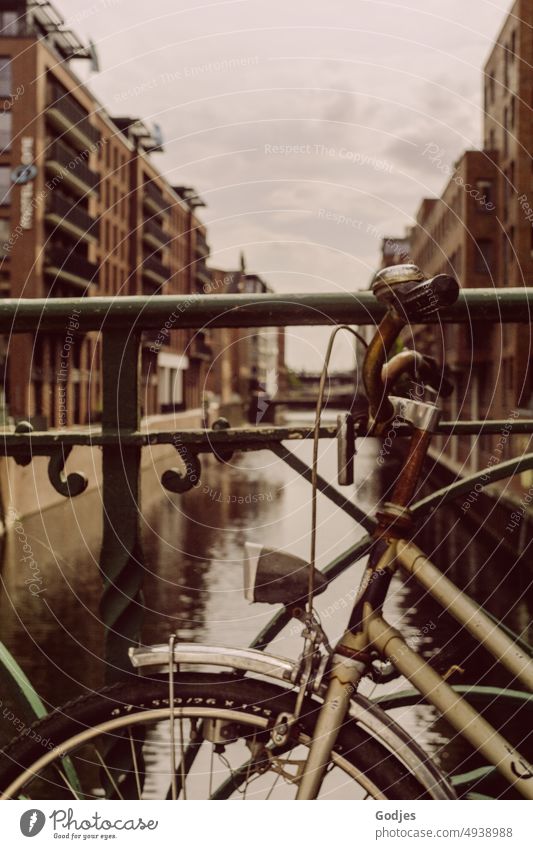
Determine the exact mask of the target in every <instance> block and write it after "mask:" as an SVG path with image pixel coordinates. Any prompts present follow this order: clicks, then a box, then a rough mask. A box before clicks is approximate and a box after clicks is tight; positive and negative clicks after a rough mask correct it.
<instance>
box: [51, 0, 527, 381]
mask: <svg viewBox="0 0 533 849" xmlns="http://www.w3.org/2000/svg"><path fill="white" fill-rule="evenodd" d="M56 5H57V7H58V8H59V9H60V10H61V12H62V13H63V14H64V16H65V18H66V21H67V23H69V24H70V25H71V26H72V28H73V29H75V31H76V32H78V33H79V34H80V35H82V36H84V37H85V38H87V37H91V38H92V39H93V40H94V41H95V43H96V45H97V49H98V53H99V56H100V62H101V69H100V72H99V73H92V74H91V75H90V82H91V86H92V88H93V90H94V91H95V92H96V94H97V95H98V96H99V98H100V99H101V101H102V102H103V104H104V105H105V106H106V108H107V109H108V111H109V112H110V113H111V114H115V115H126V114H127V115H135V116H140V117H141V118H143V119H145V120H147V121H152V122H156V123H158V124H159V125H160V126H161V128H162V130H163V134H164V139H165V151H166V152H165V153H164V154H157V155H156V157H157V158H156V161H157V163H158V165H159V167H160V168H161V170H162V171H163V172H164V173H165V174H166V176H167V178H168V179H169V181H170V182H171V183H175V184H191V185H193V186H195V188H196V189H197V190H198V191H199V192H200V194H201V195H202V197H203V198H204V199H205V201H206V203H207V207H206V209H205V210H204V212H203V218H204V220H205V222H206V223H207V224H208V226H209V240H210V243H211V248H212V260H211V262H212V264H213V265H218V266H220V267H223V268H226V267H228V268H231V267H235V266H236V265H237V263H238V258H239V252H240V251H241V250H244V252H245V255H246V260H247V266H248V268H249V270H250V271H257V272H259V273H261V274H263V275H264V277H265V278H266V279H267V280H268V281H269V282H270V283H271V284H272V285H273V287H274V288H275V289H276V290H277V291H279V292H281V293H283V292H305V291H315V292H316V291H327V290H329V291H339V290H343V291H351V290H354V289H358V288H363V287H366V286H367V285H368V281H369V278H370V275H371V274H372V272H373V271H374V270H375V269H376V267H377V264H378V259H379V245H380V241H381V238H382V237H383V236H390V235H392V236H395V235H401V234H402V233H403V232H404V230H405V227H406V226H408V225H410V224H412V222H413V217H414V215H415V214H416V210H417V207H418V205H419V203H420V200H421V198H422V197H424V196H426V195H431V194H435V193H440V191H441V190H442V188H443V185H444V183H445V177H444V176H443V173H442V172H441V171H439V169H438V168H437V167H436V164H434V163H431V162H430V161H429V159H428V157H427V156H425V155H424V149H425V148H426V146H427V145H428V144H438V145H439V146H440V147H441V148H442V149H443V154H442V161H443V163H446V164H451V163H452V162H453V161H454V160H455V159H456V158H457V156H458V155H459V154H460V153H461V151H463V150H464V149H465V148H469V147H478V146H479V145H480V143H481V117H482V116H481V109H480V107H481V83H482V80H481V68H482V66H483V64H484V61H485V59H486V57H487V55H488V52H489V50H490V46H491V43H492V42H493V40H494V38H495V36H496V35H497V33H498V30H499V28H500V26H501V23H502V22H503V19H504V16H505V13H506V12H507V11H508V9H509V8H510V6H511V3H510V2H509V0H468V2H465V0H447V2H446V3H443V2H442V0H439V2H437V0H410V2H401V0H329V2H325V3H317V2H314V3H313V2H306V3H304V2H301V0H292V2H289V0H269V2H266V0H228V2H213V3H209V2H208V3H203V2H202V0H200V2H198V3H193V0H152V2H151V3H147V2H145V0H142V1H141V0H68V2H67V0H56ZM305 338H308V339H313V342H312V343H311V347H314V344H315V342H317V343H318V342H319V341H320V339H321V338H322V334H315V335H313V336H305ZM290 352H291V354H290V355H291V361H292V362H293V363H294V364H295V365H298V364H302V362H303V363H306V362H307V363H308V364H309V365H310V366H317V365H318V353H317V352H316V353H315V352H313V351H311V349H310V348H309V349H307V347H306V345H305V344H304V345H303V348H302V347H301V346H300V345H299V344H298V343H295V342H294V341H293V343H292V344H291V346H290Z"/></svg>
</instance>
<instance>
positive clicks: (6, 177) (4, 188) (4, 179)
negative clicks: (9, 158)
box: [0, 165, 11, 206]
mask: <svg viewBox="0 0 533 849" xmlns="http://www.w3.org/2000/svg"><path fill="white" fill-rule="evenodd" d="M10 193H11V169H10V168H9V166H6V165H0V206H7V205H8V204H9V195H10Z"/></svg>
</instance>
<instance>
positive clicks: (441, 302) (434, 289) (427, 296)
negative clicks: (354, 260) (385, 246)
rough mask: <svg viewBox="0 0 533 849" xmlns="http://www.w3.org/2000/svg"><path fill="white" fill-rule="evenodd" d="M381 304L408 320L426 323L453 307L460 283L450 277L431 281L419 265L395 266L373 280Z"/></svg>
mask: <svg viewBox="0 0 533 849" xmlns="http://www.w3.org/2000/svg"><path fill="white" fill-rule="evenodd" d="M372 291H373V293H374V295H375V296H376V298H377V299H378V301H381V302H382V303H386V304H387V305H388V306H389V307H392V308H393V309H394V311H395V312H396V313H397V314H398V316H399V317H400V318H403V319H404V320H405V321H407V322H410V321H414V322H416V321H425V320H426V319H428V318H429V317H431V316H433V315H435V314H436V313H438V312H439V310H441V309H443V308H445V307H450V306H452V304H454V303H455V301H456V300H457V298H458V296H459V284H458V282H457V280H455V278H454V277H450V276H449V275H448V274H437V275H436V277H432V278H430V279H429V280H426V279H425V278H424V275H423V274H422V272H421V271H420V269H419V268H418V266H416V265H412V264H408V265H396V266H390V267H389V268H383V269H382V270H381V271H378V273H377V274H376V276H375V277H374V280H373V281H372Z"/></svg>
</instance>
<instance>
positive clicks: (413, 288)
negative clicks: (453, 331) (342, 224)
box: [363, 263, 459, 425]
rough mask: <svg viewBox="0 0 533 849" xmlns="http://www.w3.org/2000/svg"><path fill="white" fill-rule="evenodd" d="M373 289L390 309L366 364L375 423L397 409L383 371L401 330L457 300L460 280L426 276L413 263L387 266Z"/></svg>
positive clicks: (389, 415)
mask: <svg viewBox="0 0 533 849" xmlns="http://www.w3.org/2000/svg"><path fill="white" fill-rule="evenodd" d="M372 292H373V293H374V295H375V296H376V298H377V299H378V300H379V301H381V302H382V303H385V304H387V306H388V310H387V313H386V315H385V317H384V318H383V319H382V321H381V323H380V325H379V327H378V329H377V331H376V333H375V334H374V337H373V339H372V341H371V342H370V344H369V346H368V349H367V352H366V356H365V360H364V363H363V382H364V386H365V390H366V394H367V398H368V402H369V410H370V418H371V424H372V425H374V424H376V425H379V424H382V423H385V422H388V421H390V419H391V418H392V417H393V415H394V410H393V407H392V404H391V402H390V401H389V399H388V395H387V385H386V382H384V377H385V378H386V376H387V375H386V370H385V373H382V372H383V367H384V366H385V363H386V360H387V355H388V353H389V351H390V350H391V348H392V346H393V345H394V343H395V342H396V340H397V338H398V336H399V334H400V332H401V331H402V329H403V328H404V327H405V325H406V324H409V323H410V322H415V323H416V322H418V321H424V320H425V319H427V318H428V317H429V316H432V315H434V314H435V313H437V312H438V311H439V310H440V309H442V308H444V307H449V306H451V305H452V304H454V303H455V301H456V300H457V298H458V295H459V284H458V283H457V280H455V279H454V278H453V277H450V276H448V275H447V274H437V275H436V277H432V278H429V279H426V278H425V277H424V275H423V274H422V272H421V271H420V269H419V268H418V266H416V265H413V264H411V263H409V264H406V265H395V266H390V267H388V268H383V269H382V270H381V271H378V273H377V274H376V275H375V277H374V280H373V281H372Z"/></svg>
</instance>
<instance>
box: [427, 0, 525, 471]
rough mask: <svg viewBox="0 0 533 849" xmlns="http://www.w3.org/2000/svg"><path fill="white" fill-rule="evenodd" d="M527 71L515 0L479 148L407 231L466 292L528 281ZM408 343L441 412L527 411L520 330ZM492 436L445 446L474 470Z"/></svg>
mask: <svg viewBox="0 0 533 849" xmlns="http://www.w3.org/2000/svg"><path fill="white" fill-rule="evenodd" d="M532 69H533V0H517V2H515V3H514V5H513V6H512V8H511V10H510V12H509V15H508V16H507V18H506V20H505V22H504V24H503V27H502V29H501V30H500V33H499V35H498V37H497V39H496V42H495V44H494V46H493V48H492V50H491V52H490V55H489V58H488V60H487V62H486V65H485V69H484V73H483V89H484V120H483V142H484V148H483V150H481V151H466V152H465V153H464V154H463V156H462V157H461V159H460V160H459V161H458V162H457V163H456V165H455V166H454V168H453V169H451V170H450V174H449V181H448V184H447V186H446V187H445V189H444V192H443V194H442V195H441V197H440V198H425V199H424V200H423V201H422V203H421V206H420V208H419V210H418V213H417V216H416V224H415V226H414V227H413V228H412V231H411V256H412V259H413V261H414V262H415V263H416V264H417V265H419V266H420V267H421V268H422V270H423V271H424V272H425V273H426V274H428V275H432V274H436V273H439V272H443V271H446V272H449V273H452V274H454V275H455V276H456V277H457V278H458V280H459V282H460V283H461V285H462V286H463V287H469V288H476V287H492V286H494V287H504V286H518V287H520V286H531V285H533V200H532V198H533V192H532V190H531V186H532V185H533V158H532V155H531V149H532V146H533V130H532V124H531V108H532V104H533V70H532ZM443 153H444V152H443V151H440V150H439V149H438V146H437V145H428V146H427V149H426V151H425V154H426V155H427V156H428V158H429V160H430V161H434V162H435V163H436V165H437V167H441V165H442V154H443ZM414 339H415V343H416V344H417V345H418V346H420V347H423V348H424V349H428V347H430V348H432V349H433V353H435V354H436V355H437V356H439V357H440V358H444V359H445V361H446V364H447V366H448V367H449V369H450V370H451V374H452V376H453V377H454V382H455V386H456V391H455V393H454V395H453V396H452V399H450V402H449V405H448V410H447V413H448V414H450V415H452V416H456V417H460V418H478V417H481V418H484V417H485V416H490V417H498V418H503V419H507V418H508V417H510V416H511V417H512V416H516V415H521V414H524V415H526V416H528V417H530V416H531V410H532V409H533V368H532V358H531V344H530V337H529V333H527V332H524V327H523V326H520V325H518V326H517V325H505V326H497V325H495V326H493V327H490V328H488V327H485V326H480V327H475V326H474V327H468V326H461V327H456V328H453V327H445V328H443V329H442V332H441V333H440V335H436V334H435V333H433V334H432V333H430V332H429V331H427V330H423V329H417V331H416V332H415V337H414ZM439 349H440V350H439ZM495 441H496V442H497V441H498V439H497V438H496V439H494V438H491V437H485V438H482V439H479V440H478V439H474V438H472V439H468V438H466V437H464V438H460V439H457V438H455V439H453V440H450V442H449V445H447V446H446V448H445V450H446V454H447V455H448V456H449V457H451V459H453V460H455V461H457V462H459V464H460V465H461V466H462V467H465V466H467V467H468V466H470V467H471V468H479V466H480V465H483V463H484V462H486V461H487V459H488V457H489V456H490V455H491V452H492V450H493V447H494V443H495ZM519 441H520V440H516V439H515V441H514V442H513V445H512V446H511V445H510V443H509V442H507V443H506V445H505V448H504V450H503V452H502V456H501V459H504V458H505V456H510V455H511V453H513V452H514V453H516V450H517V448H518V449H519V448H520V446H519V445H518V442H519ZM527 442H528V440H527V439H526V438H524V439H523V440H522V446H521V447H522V448H523V450H526V449H527ZM526 477H527V476H524V481H523V483H524V484H525V482H526V481H525V478H526Z"/></svg>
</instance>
